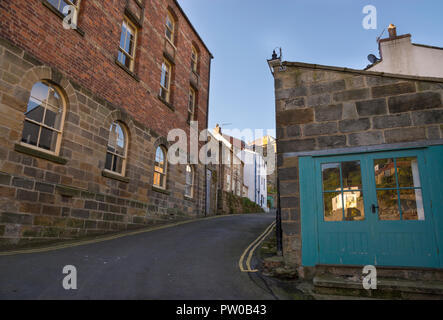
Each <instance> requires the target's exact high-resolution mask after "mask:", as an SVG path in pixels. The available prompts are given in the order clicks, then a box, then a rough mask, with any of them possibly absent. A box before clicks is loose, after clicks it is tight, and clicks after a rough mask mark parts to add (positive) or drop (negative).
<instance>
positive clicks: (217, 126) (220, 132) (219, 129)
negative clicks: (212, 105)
mask: <svg viewBox="0 0 443 320" xmlns="http://www.w3.org/2000/svg"><path fill="white" fill-rule="evenodd" d="M214 132H215V133H218V134H220V135H221V134H222V130H221V128H220V126H219V125H218V123H217V125H216V126H215V128H214Z"/></svg>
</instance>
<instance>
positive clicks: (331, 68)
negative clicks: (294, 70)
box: [269, 60, 443, 83]
mask: <svg viewBox="0 0 443 320" xmlns="http://www.w3.org/2000/svg"><path fill="white" fill-rule="evenodd" d="M275 62H277V64H276V65H274V66H277V65H278V66H279V65H280V61H279V60H271V61H269V63H270V65H271V67H272V64H273V63H275ZM283 66H287V67H299V68H307V69H320V70H328V71H337V72H347V73H355V74H362V75H367V76H382V77H387V78H397V79H406V80H418V81H428V82H438V83H442V82H443V78H435V77H421V76H411V75H404V74H396V73H386V72H378V71H367V70H358V69H352V68H344V67H334V66H325V65H320V64H310V63H303V62H290V61H284V62H283Z"/></svg>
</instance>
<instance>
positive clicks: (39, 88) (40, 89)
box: [31, 82, 49, 101]
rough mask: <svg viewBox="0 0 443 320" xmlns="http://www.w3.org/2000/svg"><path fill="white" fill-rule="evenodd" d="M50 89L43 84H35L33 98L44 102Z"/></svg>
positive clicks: (32, 92) (32, 91)
mask: <svg viewBox="0 0 443 320" xmlns="http://www.w3.org/2000/svg"><path fill="white" fill-rule="evenodd" d="M48 91H49V87H48V85H46V84H45V83H43V82H37V83H36V84H34V86H33V87H32V90H31V97H33V98H35V99H37V100H40V101H44V100H46V98H47V97H48Z"/></svg>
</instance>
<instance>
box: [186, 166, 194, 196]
mask: <svg viewBox="0 0 443 320" xmlns="http://www.w3.org/2000/svg"><path fill="white" fill-rule="evenodd" d="M193 185H194V170H192V167H191V166H190V165H187V166H186V184H185V196H187V197H188V198H192V196H193V193H194V190H193V189H194V188H193Z"/></svg>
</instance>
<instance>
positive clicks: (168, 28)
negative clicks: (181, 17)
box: [165, 12, 175, 43]
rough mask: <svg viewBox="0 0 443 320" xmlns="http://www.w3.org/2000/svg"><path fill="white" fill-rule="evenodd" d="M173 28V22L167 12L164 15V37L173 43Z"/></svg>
mask: <svg viewBox="0 0 443 320" xmlns="http://www.w3.org/2000/svg"><path fill="white" fill-rule="evenodd" d="M174 28H175V22H174V18H173V17H172V15H171V14H170V13H169V12H168V15H167V16H166V33H165V35H166V38H167V39H168V40H169V41H170V42H171V43H174Z"/></svg>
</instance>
